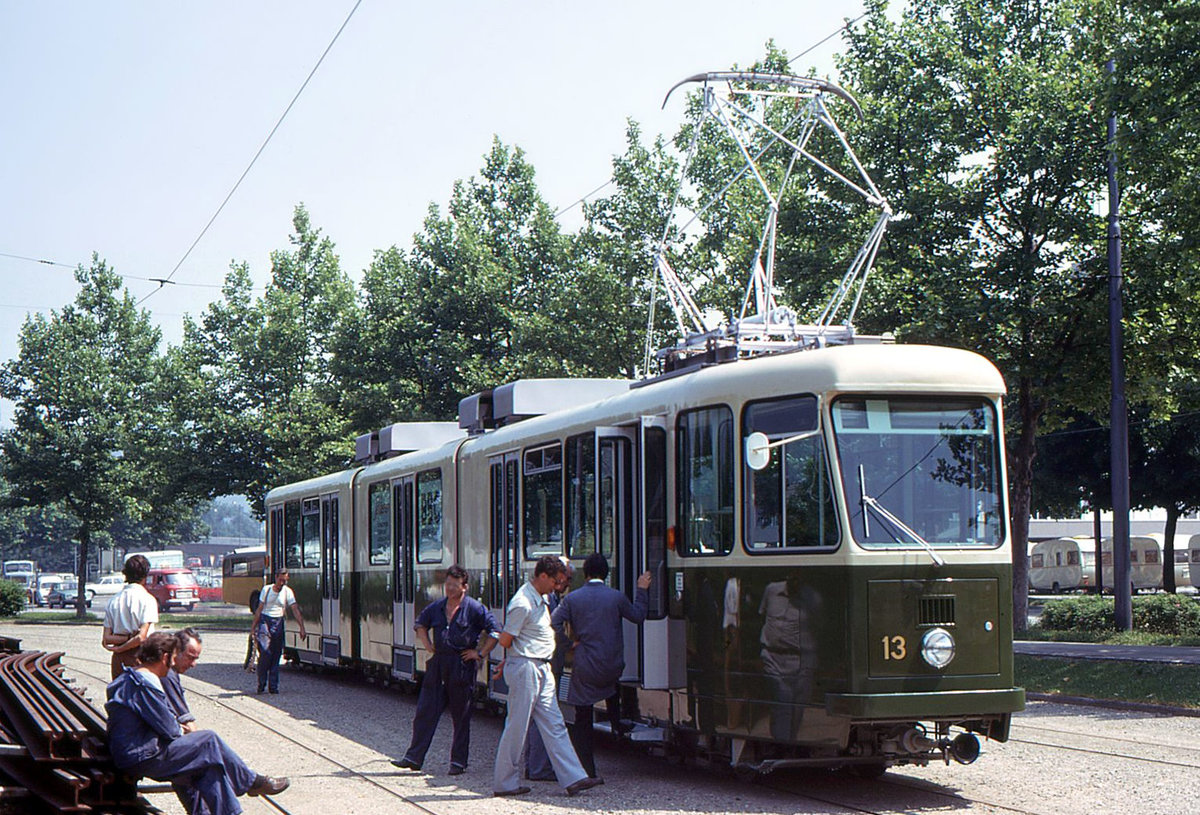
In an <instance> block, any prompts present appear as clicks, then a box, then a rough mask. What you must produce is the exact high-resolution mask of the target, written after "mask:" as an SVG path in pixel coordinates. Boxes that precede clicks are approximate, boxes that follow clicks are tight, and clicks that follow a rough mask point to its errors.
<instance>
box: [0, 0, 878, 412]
mask: <svg viewBox="0 0 1200 815" xmlns="http://www.w3.org/2000/svg"><path fill="white" fill-rule="evenodd" d="M353 7H354V0H337V2H333V1H332V0H326V2H312V0H287V2H282V0H271V1H270V2H224V1H223V0H211V1H210V2H204V3H162V2H104V3H96V2H82V0H79V1H78V2H37V3H30V2H18V1H17V0H0V116H2V117H3V124H2V125H0V253H3V254H12V255H23V256H28V257H33V258H41V259H46V260H51V261H55V262H58V263H64V264H68V265H70V266H72V267H73V266H75V265H76V264H80V263H82V264H85V265H86V264H87V263H88V262H89V259H90V257H91V253H92V252H93V251H95V252H98V253H99V254H100V256H101V257H103V258H105V259H106V260H107V261H108V262H109V264H110V265H111V266H113V267H114V268H115V270H116V271H117V272H118V273H121V274H124V275H128V276H132V277H142V278H148V277H151V278H152V277H166V276H167V275H168V274H169V273H170V272H171V270H172V269H173V268H174V267H175V265H176V264H177V263H178V262H179V260H180V258H181V257H182V256H183V254H184V253H185V252H186V250H187V248H188V247H189V246H190V245H191V243H192V241H193V240H195V238H196V236H197V235H198V234H199V233H200V230H201V229H202V228H203V227H204V225H205V224H206V223H207V222H208V220H209V218H210V217H212V215H213V213H214V212H215V211H216V209H217V207H218V205H219V204H220V203H221V201H222V200H223V199H224V198H225V196H226V194H227V193H228V192H229V190H230V189H231V187H232V186H233V184H234V182H235V181H236V180H237V178H238V177H239V176H240V175H241V173H242V171H243V170H244V169H245V168H246V165H247V164H248V163H249V161H250V159H251V157H252V156H253V155H254V153H255V151H256V150H257V149H258V148H259V146H260V145H261V144H262V142H263V140H264V139H265V138H266V136H267V134H268V133H269V132H270V130H271V128H272V126H273V125H274V124H275V122H276V120H277V119H278V118H279V116H280V114H281V113H282V112H283V110H284V108H285V107H286V106H287V104H288V102H289V101H290V100H291V99H292V97H293V95H294V94H295V93H296V91H297V90H298V89H299V87H300V85H301V83H302V82H303V81H304V79H305V77H306V76H308V73H309V71H310V70H311V69H312V67H313V66H314V65H315V64H316V62H317V59H318V58H319V57H320V55H321V53H322V52H323V51H324V50H325V48H326V46H327V45H328V44H329V42H330V40H331V39H332V38H333V36H334V34H335V33H336V31H337V30H338V27H339V26H340V25H341V24H342V22H343V21H344V20H345V18H346V16H347V14H348V13H349V12H350V10H351V8H353ZM861 13H862V4H861V2H860V0H831V2H823V3H818V2H812V0H801V1H800V2H796V0H738V2H729V1H728V0H723V1H722V2H714V1H713V0H693V1H692V2H687V3H683V2H671V3H666V2H661V3H660V2H653V1H651V2H647V1H646V0H642V1H641V2H629V1H628V0H608V1H607V2H602V3H574V2H548V0H526V1H525V2H510V3H496V2H476V1H475V0H466V1H465V2H454V3H441V4H433V3H427V2H421V3H417V2H391V1H389V0H364V2H363V3H362V5H361V6H360V7H359V8H358V10H357V12H356V13H355V14H354V16H353V18H352V19H351V20H350V23H349V25H348V26H347V27H346V29H345V31H344V32H343V33H342V35H341V38H340V39H339V40H338V42H337V44H336V45H335V46H334V47H333V50H332V51H331V52H330V53H329V55H328V56H327V57H326V58H325V61H324V63H323V64H322V66H321V68H320V69H319V70H318V71H317V73H316V75H315V76H314V78H313V80H312V81H311V83H310V84H309V85H308V88H307V89H306V90H305V92H304V94H303V95H302V96H301V97H300V99H299V101H298V102H297V104H296V106H295V107H294V108H293V109H292V111H291V113H290V114H289V116H288V118H287V119H286V120H285V121H284V123H283V125H282V127H281V128H280V129H279V131H278V132H277V133H276V134H275V136H274V138H273V140H272V141H271V144H270V145H269V146H268V147H267V149H266V151H265V152H264V153H263V155H262V157H261V158H260V159H259V161H258V163H257V164H256V165H255V167H254V169H253V170H252V171H251V172H250V174H249V176H248V177H247V178H246V180H245V181H244V182H243V184H242V186H241V187H240V189H239V191H238V192H237V193H236V194H235V195H234V197H233V199H232V200H231V201H230V203H229V204H228V205H227V206H226V208H225V209H224V211H223V212H222V214H221V215H220V217H219V218H218V219H217V221H216V222H215V223H214V225H213V226H212V228H211V229H210V230H209V232H208V234H207V235H206V236H205V238H204V239H203V240H202V241H201V242H200V243H199V245H198V246H197V248H196V249H195V251H193V253H192V254H191V255H190V257H189V258H188V260H187V261H186V262H185V263H184V264H183V266H182V267H181V268H180V269H179V271H178V272H177V273H176V274H175V280H177V281H179V282H180V283H188V284H194V285H193V286H191V287H183V286H176V287H168V288H166V289H164V290H162V291H160V292H158V293H157V294H155V295H154V296H153V297H151V298H149V299H148V300H147V301H146V303H145V304H144V308H148V309H150V310H151V311H152V312H153V315H154V317H155V319H156V321H157V322H158V323H159V325H161V327H162V329H163V334H164V339H165V341H166V342H168V343H175V342H178V340H179V337H180V326H181V320H182V317H183V315H184V314H185V313H190V314H193V315H197V314H199V313H200V312H201V311H202V310H203V309H204V307H205V305H206V304H207V303H208V302H210V301H211V300H213V299H215V298H216V297H217V296H218V294H219V290H218V289H217V288H215V287H216V286H219V284H220V283H221V282H222V280H223V279H224V276H225V273H226V271H227V270H228V268H229V265H230V263H231V262H233V261H239V262H240V261H246V262H248V263H249V264H250V266H251V270H252V272H253V275H254V278H255V280H256V282H258V283H260V284H261V283H264V282H265V281H266V279H267V276H268V272H269V269H270V264H269V253H270V252H271V251H272V250H274V249H280V248H286V247H287V237H288V234H289V233H290V229H291V216H292V210H293V207H294V206H295V205H296V204H297V203H301V202H303V203H304V204H305V205H306V206H307V208H308V210H309V212H310V214H311V217H312V221H313V223H314V224H315V225H316V226H317V227H319V228H320V229H321V230H322V231H323V232H324V233H325V234H326V235H328V236H329V237H330V238H332V239H333V240H334V241H335V243H336V244H337V247H338V252H339V254H340V256H341V259H342V268H343V269H344V270H345V271H347V272H348V273H349V274H350V275H351V276H352V277H354V278H355V279H356V280H357V279H358V278H359V276H360V274H361V272H362V270H363V269H364V268H365V267H366V266H367V265H368V264H369V263H370V261H371V257H372V254H373V252H374V251H375V250H377V249H385V248H387V247H389V246H392V245H399V246H401V247H407V246H408V245H409V244H410V242H411V237H412V235H413V234H414V233H415V232H417V231H419V230H420V228H421V222H422V219H423V218H424V215H425V212H426V210H427V208H428V206H429V204H430V203H431V202H436V203H439V204H444V202H445V201H446V200H447V198H448V196H449V193H450V189H451V185H452V184H453V182H454V181H455V179H459V178H465V177H468V176H470V175H472V174H475V173H476V172H477V171H478V169H479V167H480V165H481V163H482V157H483V155H484V154H485V153H486V152H487V150H488V148H489V146H490V144H491V140H492V137H493V134H495V135H498V136H499V137H500V139H501V140H503V141H504V142H506V143H508V144H514V145H517V146H519V147H521V148H522V149H524V150H525V151H526V153H527V155H528V158H529V160H530V161H531V162H532V164H533V165H534V167H535V168H536V170H537V174H538V175H537V180H538V184H539V187H540V189H541V190H542V193H543V195H544V196H545V197H546V199H547V201H548V202H549V203H550V204H551V205H552V206H554V207H556V208H557V207H561V206H565V205H567V204H570V203H571V202H572V201H574V200H576V199H577V198H579V197H581V196H583V195H585V194H586V193H588V192H589V191H591V190H593V189H594V188H595V187H597V186H598V185H600V184H602V183H603V182H604V181H605V180H606V179H607V178H608V176H609V168H610V161H611V158H612V156H613V155H614V154H617V153H620V152H621V151H622V150H623V147H624V130H625V120H626V118H627V117H632V118H634V119H637V120H638V121H640V122H642V124H643V125H644V127H645V131H646V132H647V133H648V134H654V133H658V132H673V130H674V129H675V127H677V126H678V124H679V123H680V119H681V116H682V96H675V97H673V98H672V104H671V105H669V106H668V108H667V110H666V111H661V112H660V110H659V106H660V104H661V102H662V99H663V95H664V94H665V93H666V91H667V90H668V89H669V88H670V87H671V86H672V85H673V84H674V83H675V82H677V81H678V80H680V79H682V78H684V77H685V76H688V75H690V74H693V73H698V72H702V71H710V70H725V69H728V68H729V67H730V66H731V65H733V64H734V63H737V64H740V65H748V64H750V63H751V62H753V61H754V60H755V59H757V58H759V57H760V56H761V55H762V54H763V51H764V44H765V43H766V41H767V40H768V39H771V38H774V39H775V41H776V42H777V43H778V44H779V45H780V46H781V47H783V48H785V49H787V51H788V52H789V53H790V54H793V55H795V54H798V53H799V52H801V51H803V50H805V49H807V48H809V46H811V45H813V44H814V43H816V42H818V41H819V40H821V39H823V38H824V37H826V36H827V35H828V34H830V33H832V32H833V31H835V30H836V29H837V28H839V27H840V26H841V25H842V24H843V23H844V22H845V21H846V20H847V19H853V18H856V17H858V16H859V15H860V14H861ZM839 47H840V40H839V39H836V38H835V39H834V40H831V41H830V42H829V43H828V44H826V45H824V46H822V47H820V48H819V49H817V50H815V51H813V52H812V53H811V54H809V55H807V56H805V57H803V58H802V59H801V60H799V61H797V62H796V63H795V64H794V65H793V66H792V67H793V68H794V69H796V71H797V73H803V72H805V71H806V70H807V69H808V68H809V66H816V68H817V70H818V72H819V73H820V74H821V75H824V76H832V75H833V70H834V69H833V63H832V59H831V57H832V54H833V53H834V52H835V51H836V50H837V49H838V48H839ZM575 212H577V210H576V211H575ZM563 222H564V225H565V226H567V227H569V228H573V227H574V226H575V225H576V224H577V223H578V220H577V215H576V218H575V220H572V219H571V214H568V215H565V216H564V217H563ZM0 279H2V280H3V286H2V288H0V360H3V359H8V358H10V357H12V356H14V355H15V354H16V353H17V351H18V344H17V339H18V333H19V331H20V327H21V324H22V323H23V322H24V320H25V318H26V315H27V314H28V313H29V312H31V311H42V312H48V311H49V310H51V309H59V308H61V307H62V306H63V305H65V304H67V303H69V302H71V301H72V300H73V298H74V297H75V294H76V289H77V287H76V285H75V282H74V278H73V276H72V273H71V270H70V269H68V268H62V267H58V266H46V265H41V264H35V263H30V262H28V261H23V260H17V259H13V258H10V257H4V256H0ZM127 283H128V285H129V288H130V290H131V292H132V293H133V295H134V296H135V297H139V298H140V297H142V296H143V295H145V294H148V293H149V292H150V291H152V290H153V289H154V288H156V284H153V283H149V282H145V281H140V280H135V279H128V280H127ZM201 285H207V286H211V287H212V288H203V287H199V286H201ZM9 410H10V408H9V406H7V405H4V406H3V408H2V410H0V414H3V415H0V423H7V422H8V420H9V415H7V414H9Z"/></svg>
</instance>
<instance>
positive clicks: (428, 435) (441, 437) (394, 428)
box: [379, 422, 466, 458]
mask: <svg viewBox="0 0 1200 815" xmlns="http://www.w3.org/2000/svg"><path fill="white" fill-rule="evenodd" d="M465 435H466V434H465V433H463V431H462V430H460V429H459V427H458V425H456V424H455V423H454V422H397V423H396V424H390V425H388V426H387V427H385V428H383V429H381V430H380V431H379V457H380V458H391V457H392V456H398V455H400V454H402V453H411V452H413V451H414V450H426V449H428V448H431V447H441V446H442V445H443V444H445V443H446V442H448V441H453V440H454V439H461V438H463V436H465Z"/></svg>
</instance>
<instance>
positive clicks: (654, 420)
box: [636, 416, 686, 689]
mask: <svg viewBox="0 0 1200 815" xmlns="http://www.w3.org/2000/svg"><path fill="white" fill-rule="evenodd" d="M639 431H640V432H639V435H638V460H637V467H638V499H637V500H638V503H639V508H640V511H639V512H638V516H637V522H636V525H637V527H638V532H639V536H640V538H641V541H642V556H643V561H642V563H641V566H640V570H641V571H649V572H650V576H651V580H650V590H649V591H648V592H647V594H648V595H649V597H648V603H647V606H646V622H644V623H643V624H642V667H643V670H642V687H644V688H652V689H663V688H677V687H681V686H682V685H683V684H684V675H685V672H686V663H685V659H684V654H685V652H684V650H683V648H682V644H683V643H684V641H685V637H686V629H685V628H684V627H683V623H684V621H683V620H671V619H668V617H667V596H668V595H667V592H668V587H667V506H668V501H667V421H666V417H665V416H643V417H642V422H641V427H640V428H639Z"/></svg>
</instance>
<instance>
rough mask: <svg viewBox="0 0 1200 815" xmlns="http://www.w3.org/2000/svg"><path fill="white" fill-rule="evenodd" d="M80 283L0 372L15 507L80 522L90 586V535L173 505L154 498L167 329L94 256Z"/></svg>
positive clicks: (29, 331)
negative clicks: (9, 408) (7, 408)
mask: <svg viewBox="0 0 1200 815" xmlns="http://www.w3.org/2000/svg"><path fill="white" fill-rule="evenodd" d="M75 276H76V279H77V280H78V282H79V285H80V291H79V294H78V296H77V297H76V299H75V302H74V303H73V304H70V305H68V306H66V307H64V308H63V309H62V310H61V311H59V312H52V313H51V314H50V316H49V317H46V316H43V315H40V314H38V315H33V316H31V317H29V318H28V319H27V320H26V322H25V325H24V326H23V327H22V329H21V336H20V348H21V350H20V355H19V356H18V357H17V359H14V360H10V361H9V362H7V363H5V364H4V366H3V368H2V369H0V396H3V397H4V398H6V399H10V400H12V401H13V402H14V403H15V409H14V413H13V426H12V428H11V429H9V430H7V431H5V432H4V433H3V435H2V437H0V447H2V449H3V460H2V464H0V466H2V467H3V476H4V479H5V481H6V483H7V486H8V488H9V493H8V498H9V503H10V505H15V506H23V507H41V508H47V507H58V508H60V509H61V510H62V511H63V512H65V513H67V514H68V515H69V516H70V517H72V518H73V519H74V521H75V529H74V534H73V537H74V538H75V539H76V540H77V541H78V543H79V557H78V559H77V560H78V571H77V576H78V577H79V578H80V582H83V578H84V576H85V575H83V574H82V572H83V571H84V567H85V564H86V562H87V560H88V556H89V553H90V550H89V547H90V543H91V539H92V536H93V535H94V534H96V533H99V532H103V531H105V530H108V529H109V527H110V526H111V525H112V524H113V522H114V521H116V520H117V519H120V518H128V519H131V520H140V519H142V518H143V517H146V516H152V515H153V514H154V513H157V512H169V511H171V507H172V505H173V503H174V501H173V499H172V498H171V497H170V496H164V495H161V494H159V493H157V492H156V487H158V486H159V484H160V480H159V479H158V478H157V477H156V473H157V472H158V471H159V470H160V465H161V461H160V460H159V459H158V458H157V457H156V455H155V453H156V452H158V451H161V450H162V449H163V444H162V442H161V440H160V438H159V434H160V432H161V431H162V429H163V426H164V425H163V416H164V411H163V409H162V407H163V403H162V401H161V399H159V398H158V396H159V390H158V388H159V386H160V376H161V375H162V359H161V357H160V356H159V354H158V345H159V339H160V334H159V331H158V329H156V328H154V327H153V325H152V324H151V322H150V316H149V314H148V313H147V312H145V311H139V310H138V309H137V308H136V306H135V304H134V302H133V299H132V298H131V297H130V295H129V293H128V292H127V291H124V290H123V289H122V286H121V281H120V278H119V277H118V276H117V275H116V274H114V273H113V272H112V271H111V270H110V269H109V268H108V267H107V265H106V264H105V263H104V262H103V261H101V260H100V259H99V258H98V257H93V259H92V265H91V267H90V268H87V269H85V268H83V267H80V268H79V269H78V270H77V271H76V274H75Z"/></svg>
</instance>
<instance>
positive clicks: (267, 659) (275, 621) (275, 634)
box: [254, 617, 285, 693]
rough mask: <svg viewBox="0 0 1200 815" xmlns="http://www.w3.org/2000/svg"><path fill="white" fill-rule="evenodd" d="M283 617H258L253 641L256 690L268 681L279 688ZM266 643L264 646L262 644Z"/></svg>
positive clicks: (265, 685)
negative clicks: (254, 646) (256, 670)
mask: <svg viewBox="0 0 1200 815" xmlns="http://www.w3.org/2000/svg"><path fill="white" fill-rule="evenodd" d="M284 620H285V618H284V617H260V618H259V619H258V630H257V631H255V632H254V641H255V642H257V643H258V690H259V692H260V693H261V692H262V690H263V688H265V687H267V685H268V683H269V684H270V686H271V690H273V691H277V690H279V660H280V658H281V657H282V656H283V631H284ZM264 643H265V645H266V647H265V648H264V647H263V645H264Z"/></svg>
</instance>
